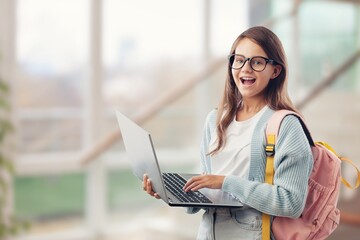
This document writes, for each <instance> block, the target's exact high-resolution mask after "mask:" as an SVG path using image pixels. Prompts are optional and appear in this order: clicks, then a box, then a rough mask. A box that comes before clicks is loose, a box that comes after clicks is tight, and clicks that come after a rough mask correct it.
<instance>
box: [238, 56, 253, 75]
mask: <svg viewBox="0 0 360 240" xmlns="http://www.w3.org/2000/svg"><path fill="white" fill-rule="evenodd" d="M241 70H242V71H247V72H248V71H252V68H251V66H250V58H248V59H246V60H245V63H244V66H242V68H241Z"/></svg>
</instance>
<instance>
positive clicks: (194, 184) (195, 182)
mask: <svg viewBox="0 0 360 240" xmlns="http://www.w3.org/2000/svg"><path fill="white" fill-rule="evenodd" d="M202 182H203V180H202V178H201V177H194V178H191V179H190V180H189V181H188V182H187V183H186V185H185V186H184V191H185V192H188V191H196V190H198V189H200V188H201V184H202Z"/></svg>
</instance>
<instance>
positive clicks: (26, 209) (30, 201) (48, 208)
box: [14, 173, 85, 233]
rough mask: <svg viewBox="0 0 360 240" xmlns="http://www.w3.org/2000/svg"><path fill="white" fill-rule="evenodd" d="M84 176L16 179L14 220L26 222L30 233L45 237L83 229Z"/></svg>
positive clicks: (69, 175)
mask: <svg viewBox="0 0 360 240" xmlns="http://www.w3.org/2000/svg"><path fill="white" fill-rule="evenodd" d="M84 181H85V176H84V174H80V173H79V174H64V175H56V176H39V177H35V176H34V177H16V179H15V181H14V186H15V188H14V191H15V192H14V194H15V209H16V210H15V211H16V214H17V216H19V217H21V218H25V219H28V220H30V222H31V228H30V232H37V233H45V232H46V233H49V232H51V231H60V230H62V229H66V228H68V227H76V226H80V225H83V224H84V223H83V218H84V211H85V206H84V203H85V192H84V191H85V190H84V189H85V186H84Z"/></svg>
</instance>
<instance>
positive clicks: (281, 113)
mask: <svg viewBox="0 0 360 240" xmlns="http://www.w3.org/2000/svg"><path fill="white" fill-rule="evenodd" d="M288 115H293V116H295V117H297V118H298V119H299V121H300V124H301V126H302V128H303V130H304V132H305V134H306V137H307V139H308V140H309V143H310V145H311V146H315V142H314V140H313V138H312V137H311V133H310V131H309V129H308V127H307V126H306V124H305V121H304V120H303V118H302V117H301V116H300V115H299V114H298V113H296V112H294V111H290V110H285V109H283V110H278V111H276V112H275V113H274V114H273V115H272V116H271V118H270V119H269V121H268V124H267V126H266V136H268V135H269V134H274V135H275V138H277V135H278V133H279V129H280V125H281V122H282V121H283V120H284V118H285V117H286V116H288Z"/></svg>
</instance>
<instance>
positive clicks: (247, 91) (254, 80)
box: [231, 38, 281, 101]
mask: <svg viewBox="0 0 360 240" xmlns="http://www.w3.org/2000/svg"><path fill="white" fill-rule="evenodd" d="M235 54H239V55H243V56H245V57H246V58H252V57H255V56H261V57H265V58H268V56H267V55H266V53H265V51H264V50H263V49H262V48H261V47H260V46H259V45H258V44H256V43H255V42H254V41H252V40H250V39H248V38H244V39H242V40H240V41H239V43H238V45H237V46H236V48H235ZM280 72H281V66H280V65H273V64H270V63H268V64H267V65H266V67H265V69H264V70H263V71H261V72H256V71H254V70H253V69H252V68H251V67H250V61H247V62H246V63H245V65H244V66H243V67H242V68H240V69H232V70H231V73H232V77H233V79H234V82H235V84H236V87H237V89H238V90H239V92H240V93H241V95H242V97H243V100H245V101H248V100H260V101H263V100H265V95H264V90H265V88H266V86H267V85H268V83H269V81H271V80H272V79H274V78H276V77H277V76H278V75H279V74H280Z"/></svg>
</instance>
